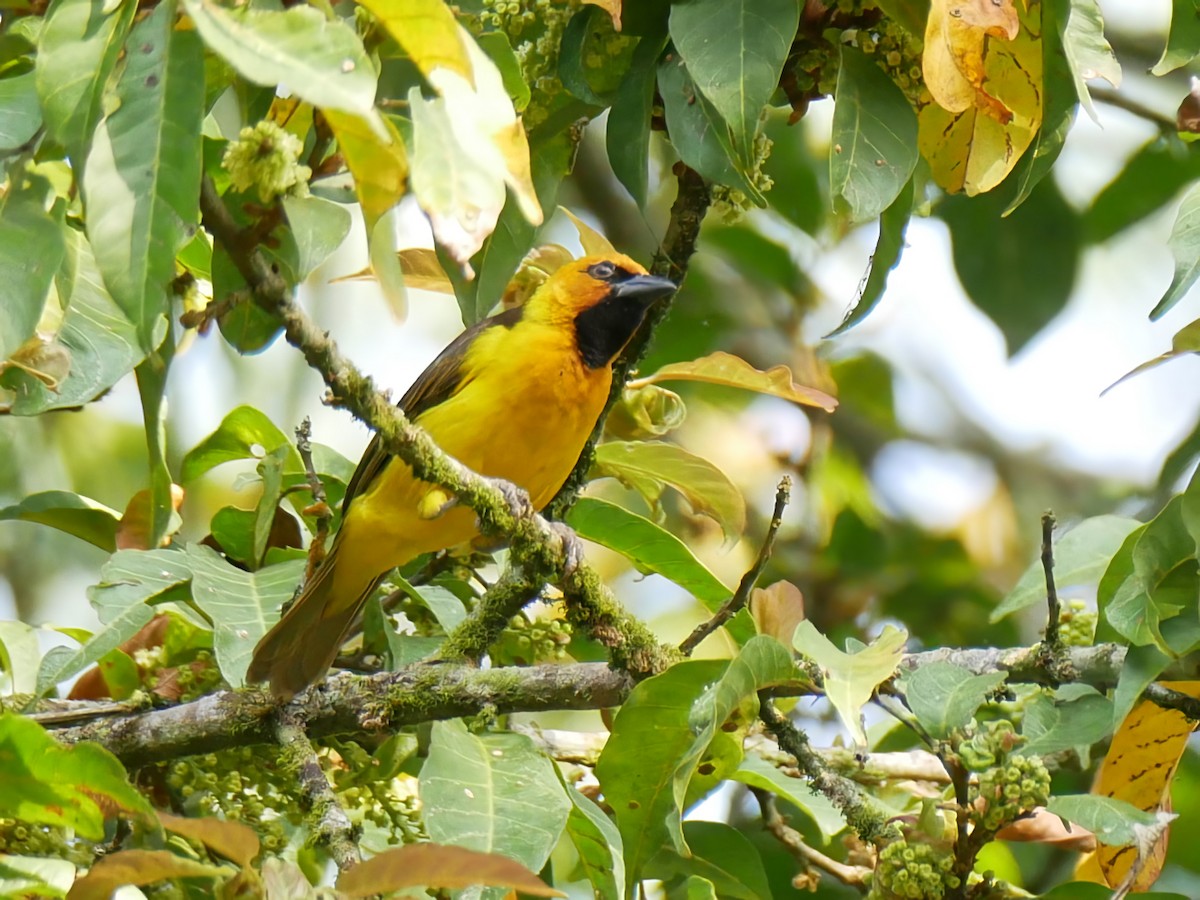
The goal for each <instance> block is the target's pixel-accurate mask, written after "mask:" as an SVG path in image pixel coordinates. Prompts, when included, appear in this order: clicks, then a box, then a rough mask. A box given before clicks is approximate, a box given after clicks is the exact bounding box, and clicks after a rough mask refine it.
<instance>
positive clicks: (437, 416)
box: [342, 355, 610, 571]
mask: <svg viewBox="0 0 1200 900" xmlns="http://www.w3.org/2000/svg"><path fill="white" fill-rule="evenodd" d="M505 362H506V363H508V364H507V365H505V364H500V365H497V364H495V363H493V364H492V365H491V366H489V368H488V369H487V371H486V372H484V373H481V374H480V375H479V376H477V377H475V378H474V379H472V380H471V381H470V382H469V383H468V384H466V385H465V386H464V387H463V388H462V389H461V390H460V391H459V392H458V393H457V394H455V395H454V396H453V397H451V398H450V399H448V400H446V401H444V402H442V403H440V404H438V405H437V406H435V407H433V408H431V409H429V410H427V411H425V412H424V413H422V414H421V415H420V416H419V417H418V419H417V424H419V425H420V426H421V427H423V428H424V429H425V430H426V431H428V432H429V434H430V435H431V436H432V437H433V438H434V440H435V441H437V443H438V445H439V446H440V447H441V448H442V449H443V450H444V451H446V452H447V453H448V454H450V455H451V456H453V457H454V458H455V459H457V460H458V461H459V462H461V463H463V464H464V465H466V466H467V467H468V468H470V469H473V470H474V471H476V472H479V473H480V474H483V475H488V476H491V477H494V478H502V479H504V480H506V481H510V482H512V483H514V484H516V485H518V486H519V487H522V488H524V489H525V490H526V491H527V492H528V493H529V496H530V499H531V500H532V502H533V504H534V506H535V507H536V508H537V509H541V508H542V507H543V506H545V505H546V504H547V503H548V502H549V501H550V500H551V498H553V496H554V494H555V493H556V492H557V491H558V489H559V488H560V487H561V486H562V484H563V482H564V481H565V480H566V478H567V476H568V475H569V474H570V472H571V469H572V467H573V466H574V465H575V462H576V460H578V458H579V454H580V453H581V452H582V450H583V446H584V444H585V443H586V441H587V438H588V436H589V435H590V434H591V431H592V428H593V426H594V425H595V423H596V420H597V418H599V415H600V411H601V410H602V409H603V406H604V401H605V399H606V397H607V395H608V386H609V383H610V381H609V373H608V372H607V370H604V371H602V372H601V371H591V370H587V369H584V368H583V367H582V366H581V365H574V366H567V365H564V366H561V367H554V368H550V370H548V371H542V372H534V373H531V372H529V371H528V368H529V367H530V366H532V367H534V368H539V366H538V365H537V363H536V362H530V360H529V357H525V358H524V360H522V359H521V358H520V356H519V355H514V356H513V357H512V358H510V359H509V360H506V361H505ZM520 363H524V367H525V369H526V371H519V368H520V365H519V364H520ZM540 368H543V369H547V368H548V367H547V366H545V365H544V364H543V365H542V366H540ZM515 385H521V388H520V390H519V391H518V390H514V386H515ZM431 490H437V489H435V488H433V486H431V485H430V484H428V483H427V482H422V481H417V480H416V479H415V478H414V477H413V474H412V469H411V468H409V466H408V465H407V464H405V463H402V462H400V461H399V460H396V459H393V460H392V462H391V463H389V464H388V465H387V466H386V467H385V468H384V470H383V471H382V472H381V473H380V474H379V475H378V476H377V477H376V479H375V480H374V481H373V482H372V483H371V484H370V485H369V486H368V487H367V489H366V490H365V491H363V493H362V494H361V495H359V496H357V497H355V498H354V500H353V502H352V504H351V506H350V510H349V512H348V513H347V516H346V521H345V522H344V523H343V525H342V529H343V532H345V533H344V534H343V539H344V540H345V541H346V542H347V543H348V547H347V549H349V547H350V546H352V547H353V548H354V550H353V554H352V555H353V556H355V557H357V558H359V559H371V560H373V561H376V564H377V568H376V571H382V570H383V569H386V568H392V567H395V566H400V565H404V564H405V563H407V562H408V561H409V560H411V559H413V558H414V557H416V556H419V555H420V554H422V553H428V552H432V551H435V550H441V549H444V548H446V547H452V546H455V545H458V544H462V543H465V542H466V541H469V540H471V539H473V538H474V537H476V536H477V535H478V530H477V528H476V518H475V513H474V512H473V511H472V510H470V509H467V508H465V507H454V508H451V509H448V510H446V511H445V512H443V513H442V514H441V515H439V516H437V517H436V518H433V519H429V518H423V517H422V515H421V513H422V509H423V508H424V509H425V510H426V511H428V508H429V506H430V502H429V500H428V499H427V495H428V494H429V492H430V491H431ZM435 499H436V498H435ZM423 501H424V503H423Z"/></svg>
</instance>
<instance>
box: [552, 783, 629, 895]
mask: <svg viewBox="0 0 1200 900" xmlns="http://www.w3.org/2000/svg"><path fill="white" fill-rule="evenodd" d="M558 777H559V781H560V782H561V783H562V786H563V790H564V791H565V792H566V794H567V798H568V799H569V800H570V801H571V812H570V813H569V814H568V815H567V824H566V836H567V839H568V840H570V842H571V844H572V846H574V848H575V852H576V853H577V854H579V865H580V868H582V869H583V872H584V874H585V875H586V876H587V880H588V883H589V884H591V886H592V889H593V890H594V891H595V892H596V896H597V897H612V898H614V900H623V898H624V896H625V859H624V857H623V855H622V850H621V832H620V831H618V830H617V826H616V825H614V824H613V822H612V819H610V818H609V817H608V816H607V815H605V813H604V811H603V810H602V809H600V807H599V806H597V805H596V804H595V803H593V802H592V801H591V800H589V799H588V798H587V797H585V796H583V794H581V793H579V791H577V790H575V788H574V787H572V786H571V785H570V784H568V783H567V781H566V779H565V778H564V777H563V774H562V772H559V773H558Z"/></svg>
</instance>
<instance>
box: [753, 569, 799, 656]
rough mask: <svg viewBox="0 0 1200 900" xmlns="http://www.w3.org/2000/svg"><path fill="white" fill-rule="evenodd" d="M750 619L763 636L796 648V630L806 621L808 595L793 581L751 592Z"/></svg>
mask: <svg viewBox="0 0 1200 900" xmlns="http://www.w3.org/2000/svg"><path fill="white" fill-rule="evenodd" d="M750 615H751V616H752V617H753V619H754V625H755V627H756V628H757V629H758V633H759V634H769V635H771V637H773V638H775V639H776V640H778V641H779V642H780V643H782V644H783V645H784V646H785V647H790V646H792V635H794V634H795V633H796V626H797V625H799V624H800V623H801V622H802V621H804V594H802V593H801V592H800V588H798V587H796V586H795V585H794V584H792V583H791V582H790V581H777V582H775V583H774V584H772V585H770V586H769V587H765V588H755V589H754V590H753V591H751V592H750Z"/></svg>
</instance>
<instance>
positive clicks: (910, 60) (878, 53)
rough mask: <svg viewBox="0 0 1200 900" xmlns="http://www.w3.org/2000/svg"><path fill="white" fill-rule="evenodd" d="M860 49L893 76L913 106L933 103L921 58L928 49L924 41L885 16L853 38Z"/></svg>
mask: <svg viewBox="0 0 1200 900" xmlns="http://www.w3.org/2000/svg"><path fill="white" fill-rule="evenodd" d="M854 43H855V44H856V45H857V47H858V49H859V50H861V51H862V52H863V53H865V54H866V55H867V56H870V57H872V58H873V59H874V60H875V62H876V63H877V64H878V65H879V67H880V68H882V69H883V70H884V71H885V72H887V73H888V74H889V75H890V76H892V80H893V81H894V82H896V85H897V86H898V87H899V88H900V90H902V91H904V94H905V96H906V97H908V99H909V102H910V103H912V104H913V105H914V106H923V105H924V104H926V103H929V102H930V99H931V98H930V96H929V89H928V88H926V87H925V77H924V75H923V74H922V70H921V54H922V52H923V51H924V49H925V42H924V40H923V39H922V38H920V37H917V36H916V35H914V34H911V33H909V31H908V29H906V28H904V27H903V26H901V25H899V24H898V23H897V22H895V21H894V20H892V19H890V18H888V17H886V16H884V17H883V18H882V19H880V20H879V22H878V23H876V24H875V25H874V26H872V27H871V28H870V29H860V30H859V31H858V32H856V33H855V35H854Z"/></svg>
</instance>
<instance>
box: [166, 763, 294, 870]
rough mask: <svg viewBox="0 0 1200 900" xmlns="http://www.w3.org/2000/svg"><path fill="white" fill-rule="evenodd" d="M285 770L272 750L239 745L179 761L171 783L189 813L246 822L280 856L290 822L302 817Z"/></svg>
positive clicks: (170, 772) (168, 778)
mask: <svg viewBox="0 0 1200 900" xmlns="http://www.w3.org/2000/svg"><path fill="white" fill-rule="evenodd" d="M283 769H284V767H283V766H282V765H281V761H280V756H279V753H278V751H273V750H272V749H271V748H270V747H262V746H259V747H238V748H236V749H232V750H221V751H218V752H217V753H208V754H205V755H204V756H188V757H184V758H182V759H177V760H175V762H173V763H171V764H170V765H169V766H168V767H167V768H166V777H165V782H166V786H167V788H168V789H169V790H170V791H171V793H172V795H174V797H175V798H177V799H178V801H179V802H180V804H181V806H182V807H183V809H184V811H185V812H186V813H187V814H188V815H191V816H216V817H218V818H222V819H229V820H231V821H235V822H242V823H244V824H246V825H249V826H250V827H251V828H253V829H254V830H255V831H257V832H258V834H259V837H260V838H261V840H262V845H263V849H264V850H266V851H267V852H268V853H278V852H279V851H281V850H282V849H283V848H284V847H285V846H286V845H287V842H288V839H287V834H286V832H285V828H284V825H285V822H290V823H291V824H292V825H296V824H299V822H300V821H301V816H302V812H301V810H300V807H299V801H298V799H297V796H296V790H295V780H294V778H292V777H291V776H290V774H287V773H285V772H284V771H283Z"/></svg>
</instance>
